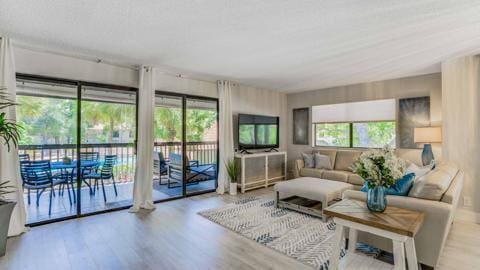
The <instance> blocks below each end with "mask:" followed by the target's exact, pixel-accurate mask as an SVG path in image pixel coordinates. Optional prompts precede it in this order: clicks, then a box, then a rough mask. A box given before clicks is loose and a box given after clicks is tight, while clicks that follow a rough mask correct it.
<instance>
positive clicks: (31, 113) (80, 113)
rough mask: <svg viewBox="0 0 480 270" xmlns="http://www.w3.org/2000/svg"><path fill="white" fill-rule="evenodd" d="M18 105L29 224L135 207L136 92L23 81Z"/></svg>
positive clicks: (70, 82) (45, 80)
mask: <svg viewBox="0 0 480 270" xmlns="http://www.w3.org/2000/svg"><path fill="white" fill-rule="evenodd" d="M17 100H18V103H19V104H20V105H19V106H18V108H17V120H18V122H19V123H20V124H21V125H22V127H23V129H22V134H21V140H20V142H19V159H20V174H21V177H22V182H23V189H24V199H25V205H26V212H27V224H40V223H45V222H50V221H52V220H62V219H65V218H68V217H74V216H77V217H78V216H80V215H82V214H89V213H93V212H101V211H108V210H111V209H114V208H121V207H128V206H129V205H131V204H132V194H133V181H134V174H135V171H134V170H135V164H136V158H135V151H134V149H135V141H136V135H137V131H136V127H137V91H136V89H134V88H129V87H122V86H113V85H104V84H96V83H89V82H81V81H73V80H64V79H55V78H46V77H41V76H31V75H18V76H17Z"/></svg>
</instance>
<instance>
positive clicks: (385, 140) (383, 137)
mask: <svg viewBox="0 0 480 270" xmlns="http://www.w3.org/2000/svg"><path fill="white" fill-rule="evenodd" d="M352 137H353V138H352V146H353V147H366V148H380V147H383V146H384V145H386V144H388V145H390V146H391V147H395V122H393V121H389V122H366V123H353V125H352Z"/></svg>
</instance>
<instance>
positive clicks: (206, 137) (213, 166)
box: [185, 97, 218, 194]
mask: <svg viewBox="0 0 480 270" xmlns="http://www.w3.org/2000/svg"><path fill="white" fill-rule="evenodd" d="M185 128H186V134H187V136H186V147H187V151H186V157H187V158H188V163H187V165H186V168H185V172H186V173H185V182H186V191H187V194H195V193H199V192H204V191H207V190H214V189H216V188H217V171H218V168H217V167H218V103H217V101H216V100H212V99H205V98H191V97H187V98H186V123H185Z"/></svg>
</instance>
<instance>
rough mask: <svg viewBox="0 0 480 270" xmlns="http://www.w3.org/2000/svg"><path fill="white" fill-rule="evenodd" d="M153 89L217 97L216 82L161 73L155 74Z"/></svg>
mask: <svg viewBox="0 0 480 270" xmlns="http://www.w3.org/2000/svg"><path fill="white" fill-rule="evenodd" d="M155 89H156V90H161V91H166V92H174V93H181V94H189V95H195V96H204V97H213V98H217V97H218V93H217V83H216V82H211V81H201V80H195V79H190V78H184V77H177V76H173V75H169V74H165V73H161V72H157V73H156V74H155Z"/></svg>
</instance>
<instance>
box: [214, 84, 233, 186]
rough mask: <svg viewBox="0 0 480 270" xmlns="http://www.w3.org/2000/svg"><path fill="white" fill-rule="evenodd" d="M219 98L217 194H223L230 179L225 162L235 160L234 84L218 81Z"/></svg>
mask: <svg viewBox="0 0 480 270" xmlns="http://www.w3.org/2000/svg"><path fill="white" fill-rule="evenodd" d="M217 88H218V98H219V105H220V108H219V113H220V115H219V121H220V123H219V127H220V130H219V135H220V138H219V140H220V141H219V150H220V159H219V169H218V188H217V193H219V194H223V193H224V192H225V190H226V189H228V184H229V177H228V173H227V170H226V168H225V162H227V161H229V160H231V159H233V155H234V149H233V148H234V146H233V124H232V83H231V82H230V81H218V82H217Z"/></svg>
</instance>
